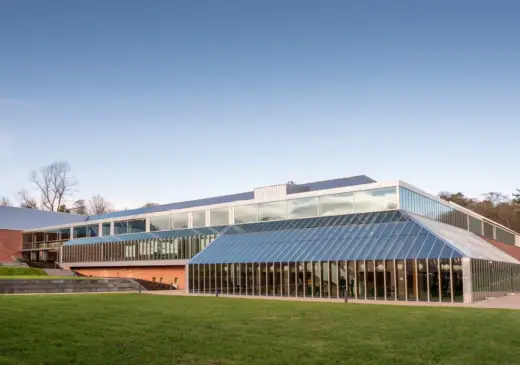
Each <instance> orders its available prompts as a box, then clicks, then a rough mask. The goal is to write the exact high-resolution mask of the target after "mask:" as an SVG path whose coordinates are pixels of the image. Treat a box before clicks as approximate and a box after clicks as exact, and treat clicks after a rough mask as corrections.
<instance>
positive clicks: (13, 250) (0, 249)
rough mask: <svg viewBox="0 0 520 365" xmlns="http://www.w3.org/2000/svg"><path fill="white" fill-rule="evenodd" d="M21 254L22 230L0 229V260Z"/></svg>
mask: <svg viewBox="0 0 520 365" xmlns="http://www.w3.org/2000/svg"><path fill="white" fill-rule="evenodd" d="M13 256H15V257H21V256H22V231H12V230H8V229H0V261H12V260H13V259H12V257H13Z"/></svg>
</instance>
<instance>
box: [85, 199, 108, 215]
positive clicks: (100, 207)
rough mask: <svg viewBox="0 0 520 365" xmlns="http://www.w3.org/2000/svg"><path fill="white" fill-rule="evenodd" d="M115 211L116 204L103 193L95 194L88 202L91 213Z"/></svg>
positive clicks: (98, 213)
mask: <svg viewBox="0 0 520 365" xmlns="http://www.w3.org/2000/svg"><path fill="white" fill-rule="evenodd" d="M113 211H114V206H113V205H112V203H110V202H109V201H108V200H106V199H105V198H103V197H102V196H101V195H99V194H97V195H94V196H93V197H92V198H91V199H90V200H89V202H88V212H89V214H90V215H100V214H106V213H110V212H113Z"/></svg>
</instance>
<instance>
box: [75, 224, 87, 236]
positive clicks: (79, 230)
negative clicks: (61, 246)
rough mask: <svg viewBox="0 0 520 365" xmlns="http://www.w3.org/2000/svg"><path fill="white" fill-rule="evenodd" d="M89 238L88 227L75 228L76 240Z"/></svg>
mask: <svg viewBox="0 0 520 365" xmlns="http://www.w3.org/2000/svg"><path fill="white" fill-rule="evenodd" d="M84 237H87V227H86V226H80V227H74V238H84Z"/></svg>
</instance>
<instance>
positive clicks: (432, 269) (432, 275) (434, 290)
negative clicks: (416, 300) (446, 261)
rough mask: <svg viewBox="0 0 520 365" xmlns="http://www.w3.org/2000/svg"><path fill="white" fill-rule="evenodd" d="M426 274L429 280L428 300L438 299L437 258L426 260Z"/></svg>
mask: <svg viewBox="0 0 520 365" xmlns="http://www.w3.org/2000/svg"><path fill="white" fill-rule="evenodd" d="M428 275H429V281H430V301H438V300H439V267H438V260H437V259H429V260H428Z"/></svg>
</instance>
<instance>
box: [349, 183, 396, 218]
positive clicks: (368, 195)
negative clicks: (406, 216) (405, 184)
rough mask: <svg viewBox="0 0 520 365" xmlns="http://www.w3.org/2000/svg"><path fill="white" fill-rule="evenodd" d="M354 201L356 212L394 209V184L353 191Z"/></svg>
mask: <svg viewBox="0 0 520 365" xmlns="http://www.w3.org/2000/svg"><path fill="white" fill-rule="evenodd" d="M354 203H355V205H354V209H355V212H356V213H362V212H376V211H380V210H388V209H396V208H397V189H396V187H395V186H394V187H388V188H380V189H374V190H365V191H356V192H355V193H354Z"/></svg>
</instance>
